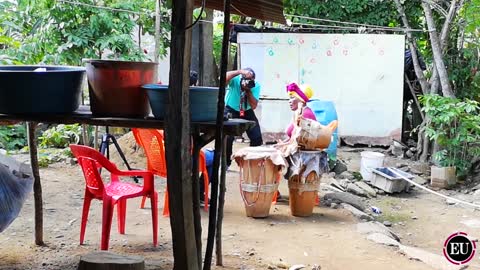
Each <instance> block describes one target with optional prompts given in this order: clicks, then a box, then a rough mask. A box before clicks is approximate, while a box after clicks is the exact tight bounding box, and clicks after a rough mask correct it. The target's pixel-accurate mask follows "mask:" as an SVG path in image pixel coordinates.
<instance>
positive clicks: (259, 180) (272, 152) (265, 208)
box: [233, 147, 286, 218]
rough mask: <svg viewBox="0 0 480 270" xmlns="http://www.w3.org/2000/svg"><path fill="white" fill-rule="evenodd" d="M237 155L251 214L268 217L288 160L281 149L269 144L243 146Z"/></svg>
mask: <svg viewBox="0 0 480 270" xmlns="http://www.w3.org/2000/svg"><path fill="white" fill-rule="evenodd" d="M233 157H234V159H235V161H236V162H237V164H238V166H239V167H240V194H241V196H242V199H243V203H244V205H245V211H246V214H247V216H248V217H253V218H264V217H267V216H268V215H269V213H270V207H271V205H272V199H273V196H274V195H275V193H276V192H277V189H278V184H279V182H280V178H281V175H282V169H283V167H284V166H285V164H286V162H285V160H284V159H283V157H282V156H281V154H280V153H279V152H278V150H276V149H273V148H267V147H247V148H243V149H241V150H240V151H238V152H237V153H235V154H234V155H233Z"/></svg>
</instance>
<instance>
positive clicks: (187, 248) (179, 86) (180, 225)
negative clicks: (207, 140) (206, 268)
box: [165, 0, 201, 270]
mask: <svg viewBox="0 0 480 270" xmlns="http://www.w3.org/2000/svg"><path fill="white" fill-rule="evenodd" d="M192 12H193V0H183V1H181V0H177V1H172V33H171V35H172V36H171V44H170V76H169V82H170V84H169V89H168V98H167V100H166V102H165V103H167V104H169V106H166V107H167V117H166V121H165V148H166V161H167V184H168V194H169V204H170V226H171V230H172V242H173V257H174V265H173V269H174V270H199V266H200V263H201V262H199V261H198V256H197V254H198V253H197V243H196V237H195V226H194V216H193V211H192V206H193V200H192V197H193V193H192V160H191V147H190V144H191V137H190V135H191V133H190V106H189V82H190V72H189V71H190V52H191V42H192V40H191V37H192V30H191V29H188V30H185V29H186V28H187V26H189V25H191V23H192Z"/></svg>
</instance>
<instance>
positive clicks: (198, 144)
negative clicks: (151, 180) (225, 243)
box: [192, 127, 208, 269]
mask: <svg viewBox="0 0 480 270" xmlns="http://www.w3.org/2000/svg"><path fill="white" fill-rule="evenodd" d="M192 137H193V155H192V164H193V165H192V172H193V173H192V191H193V196H192V200H193V224H194V226H195V242H196V244H197V257H198V267H199V269H201V268H202V217H201V216H200V196H202V195H200V185H203V182H202V183H199V177H198V168H199V166H198V165H199V164H198V162H199V155H200V151H201V149H202V146H203V144H202V140H201V138H200V132H198V128H196V127H195V128H194V132H193V134H192ZM207 188H208V187H207ZM205 203H207V202H205Z"/></svg>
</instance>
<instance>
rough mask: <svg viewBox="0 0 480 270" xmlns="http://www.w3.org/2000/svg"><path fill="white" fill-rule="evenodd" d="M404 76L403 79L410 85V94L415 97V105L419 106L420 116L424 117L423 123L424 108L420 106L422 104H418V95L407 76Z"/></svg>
mask: <svg viewBox="0 0 480 270" xmlns="http://www.w3.org/2000/svg"><path fill="white" fill-rule="evenodd" d="M403 75H404V78H403V79H404V80H405V82H406V83H407V85H408V88H409V89H410V93H411V94H412V96H413V100H414V101H415V105H417V108H418V111H419V112H420V116H421V117H422V121H423V120H425V116H424V115H423V112H422V107H421V106H420V102H418V98H417V94H416V93H415V90H414V89H413V85H412V83H411V82H410V80H409V79H408V77H407V74H403Z"/></svg>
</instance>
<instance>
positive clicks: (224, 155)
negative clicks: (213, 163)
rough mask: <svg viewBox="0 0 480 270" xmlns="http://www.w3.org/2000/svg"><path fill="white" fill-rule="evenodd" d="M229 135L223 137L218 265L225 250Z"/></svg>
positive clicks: (219, 198) (217, 238)
mask: <svg viewBox="0 0 480 270" xmlns="http://www.w3.org/2000/svg"><path fill="white" fill-rule="evenodd" d="M226 149H227V137H226V136H224V138H223V148H222V172H221V173H220V195H219V197H218V219H217V234H216V239H215V254H216V256H217V266H223V252H222V223H223V208H224V206H225V193H226V192H227V187H226V183H225V182H226V181H225V178H226V174H227V170H226V168H227V151H226Z"/></svg>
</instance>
